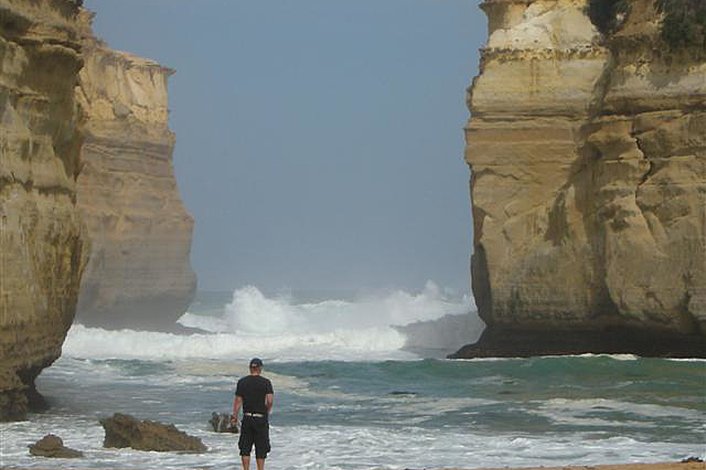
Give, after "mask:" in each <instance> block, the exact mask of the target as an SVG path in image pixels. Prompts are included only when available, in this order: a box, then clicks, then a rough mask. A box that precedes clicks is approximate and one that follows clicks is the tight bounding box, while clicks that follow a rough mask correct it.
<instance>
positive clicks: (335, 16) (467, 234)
mask: <svg viewBox="0 0 706 470" xmlns="http://www.w3.org/2000/svg"><path fill="white" fill-rule="evenodd" d="M477 3H478V2H476V1H469V0H446V1H443V2H441V1H438V0H388V1H386V2H379V1H373V0H356V1H355V2H353V1H349V2H342V1H334V2H331V1H330V0H302V1H299V2H292V1H287V0H272V1H266V2H258V3H251V2H245V1H225V0H204V1H200V2H193V1H189V0H152V1H150V2H144V0H122V1H120V2H115V1H108V0H88V1H87V2H86V6H87V7H88V8H89V9H91V10H93V11H95V12H96V14H97V15H96V19H95V21H94V30H95V32H96V34H97V35H99V36H100V37H102V38H103V39H105V40H106V41H107V42H108V44H109V45H110V46H111V47H112V48H115V49H119V50H125V51H129V52H132V53H135V54H138V55H142V56H144V57H148V58H151V59H154V60H157V61H158V62H160V63H161V64H163V65H165V66H168V67H171V68H174V69H176V71H177V72H176V74H175V75H174V76H173V77H172V78H171V79H170V87H169V90H170V110H171V119H170V126H171V128H172V130H173V131H174V132H175V133H176V136H177V145H176V149H175V154H174V162H175V171H176V176H177V180H178V184H179V188H180V192H181V195H182V198H183V200H184V203H185V206H186V207H187V209H188V210H189V212H190V213H191V214H192V215H193V216H194V219H195V229H194V240H193V244H192V253H191V259H192V265H193V267H194V270H195V271H196V273H197V276H198V279H199V289H200V290H205V291H232V290H233V289H236V288H239V287H242V286H244V285H254V286H257V287H258V288H261V289H263V290H264V291H274V290H281V289H294V290H317V291H327V290H329V291H352V290H359V289H368V290H369V289H373V290H374V289H390V288H396V289H406V290H414V291H419V290H421V289H423V288H424V286H425V283H426V281H427V280H432V281H434V282H435V283H436V284H438V285H439V286H441V287H442V288H443V287H448V288H452V289H455V290H458V291H461V292H467V291H468V290H469V285H470V272H469V257H470V253H471V249H472V246H471V236H472V224H471V215H470V201H469V196H468V179H469V170H468V167H467V165H466V164H465V162H464V161H463V147H464V142H463V131H462V129H463V126H464V125H465V123H466V120H467V119H468V115H469V113H468V110H467V108H466V105H465V88H466V87H467V86H468V85H469V84H470V82H471V79H472V77H473V76H475V75H476V73H477V64H478V48H479V47H481V46H482V45H483V43H484V41H485V36H486V25H485V17H484V15H483V14H482V12H481V11H480V10H479V9H478V8H477Z"/></svg>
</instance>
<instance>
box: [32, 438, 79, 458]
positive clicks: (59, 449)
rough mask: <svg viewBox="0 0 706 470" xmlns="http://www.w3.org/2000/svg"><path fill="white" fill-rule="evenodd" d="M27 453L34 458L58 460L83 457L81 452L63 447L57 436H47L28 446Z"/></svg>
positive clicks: (62, 442)
mask: <svg viewBox="0 0 706 470" xmlns="http://www.w3.org/2000/svg"><path fill="white" fill-rule="evenodd" d="M29 453H30V454H31V455H34V456H36V457H50V458H59V459H75V458H80V457H83V452H81V451H78V450H74V449H70V448H68V447H66V446H64V441H62V440H61V438H60V437H59V436H55V435H54V434H47V435H46V436H44V437H43V438H41V439H40V440H38V441H37V442H35V443H34V444H32V445H30V446H29Z"/></svg>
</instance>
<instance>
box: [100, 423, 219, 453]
mask: <svg viewBox="0 0 706 470" xmlns="http://www.w3.org/2000/svg"><path fill="white" fill-rule="evenodd" d="M100 423H101V425H103V429H105V440H104V441H103V447H117V448H124V447H131V448H133V449H135V450H144V451H155V452H194V453H198V452H205V451H206V450H207V448H206V446H205V445H204V444H203V442H201V439H199V438H197V437H193V436H189V435H188V434H186V433H185V432H183V431H179V430H178V429H177V428H176V426H174V425H173V424H162V423H158V422H155V421H147V420H144V421H139V420H137V419H136V418H134V417H132V416H130V415H124V414H120V413H115V414H114V415H113V416H112V417H111V418H103V419H101V420H100Z"/></svg>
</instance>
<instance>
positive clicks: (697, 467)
mask: <svg viewBox="0 0 706 470" xmlns="http://www.w3.org/2000/svg"><path fill="white" fill-rule="evenodd" d="M406 470H424V469H417V468H415V467H409V468H408V469H406ZM435 470H706V462H684V463H682V462H662V463H628V464H619V465H586V466H583V465H572V466H563V467H522V468H512V467H503V468H487V467H453V468H448V467H447V468H439V469H435Z"/></svg>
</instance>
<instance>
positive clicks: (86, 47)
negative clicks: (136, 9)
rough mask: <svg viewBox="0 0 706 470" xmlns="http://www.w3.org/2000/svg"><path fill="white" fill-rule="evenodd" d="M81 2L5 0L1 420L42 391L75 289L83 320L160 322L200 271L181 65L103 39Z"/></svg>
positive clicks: (179, 305)
mask: <svg viewBox="0 0 706 470" xmlns="http://www.w3.org/2000/svg"><path fill="white" fill-rule="evenodd" d="M81 3H82V2H81V0H33V1H27V0H0V421H5V420H14V419H23V418H24V417H25V415H26V413H27V412H28V411H31V410H33V409H39V408H42V407H44V406H45V405H46V404H45V403H44V400H43V399H42V397H41V395H40V394H39V393H38V392H37V390H36V388H35V384H34V381H35V379H36V377H37V375H38V374H39V373H40V372H41V371H42V369H43V368H45V367H47V366H49V365H50V364H52V363H53V362H54V361H55V360H56V359H57V358H58V357H59V356H60V354H61V346H62V344H63V341H64V339H65V337H66V334H67V331H68V329H69V328H70V326H71V323H72V321H73V319H74V315H75V313H76V305H77V302H80V305H81V307H82V310H81V319H82V321H83V322H84V323H85V324H90V325H101V326H114V327H135V328H163V329H164V328H168V327H174V325H175V323H174V322H175V320H176V319H177V318H178V317H179V316H180V315H182V314H183V312H184V311H185V309H186V307H187V306H188V304H189V303H190V301H191V298H192V296H193V293H194V289H195V284H196V282H195V276H194V273H193V271H192V270H191V267H190V264H189V251H190V244H191V232H192V228H193V221H192V219H191V217H190V216H189V214H187V213H186V211H185V209H184V207H183V205H182V203H181V200H180V197H179V193H178V190H177V187H176V181H175V178H174V172H173V168H172V150H173V148H174V135H173V133H172V132H171V131H170V130H169V128H168V127H167V115H168V110H167V77H168V76H169V75H170V74H171V73H172V72H171V71H170V70H169V69H166V68H164V67H161V66H160V65H158V64H156V63H154V62H151V61H149V60H146V59H141V58H138V57H134V56H132V55H129V54H126V53H122V52H116V51H112V50H110V49H108V48H107V47H106V46H105V45H104V44H102V43H101V42H99V41H98V40H96V39H95V38H94V37H93V33H92V31H91V28H90V17H91V15H90V14H89V13H88V12H86V11H85V10H82V9H81V7H80V4H81ZM89 259H90V262H89V261H88V260H89ZM87 263H88V264H87ZM84 269H85V273H84ZM82 274H83V278H82ZM79 291H80V299H79Z"/></svg>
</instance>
